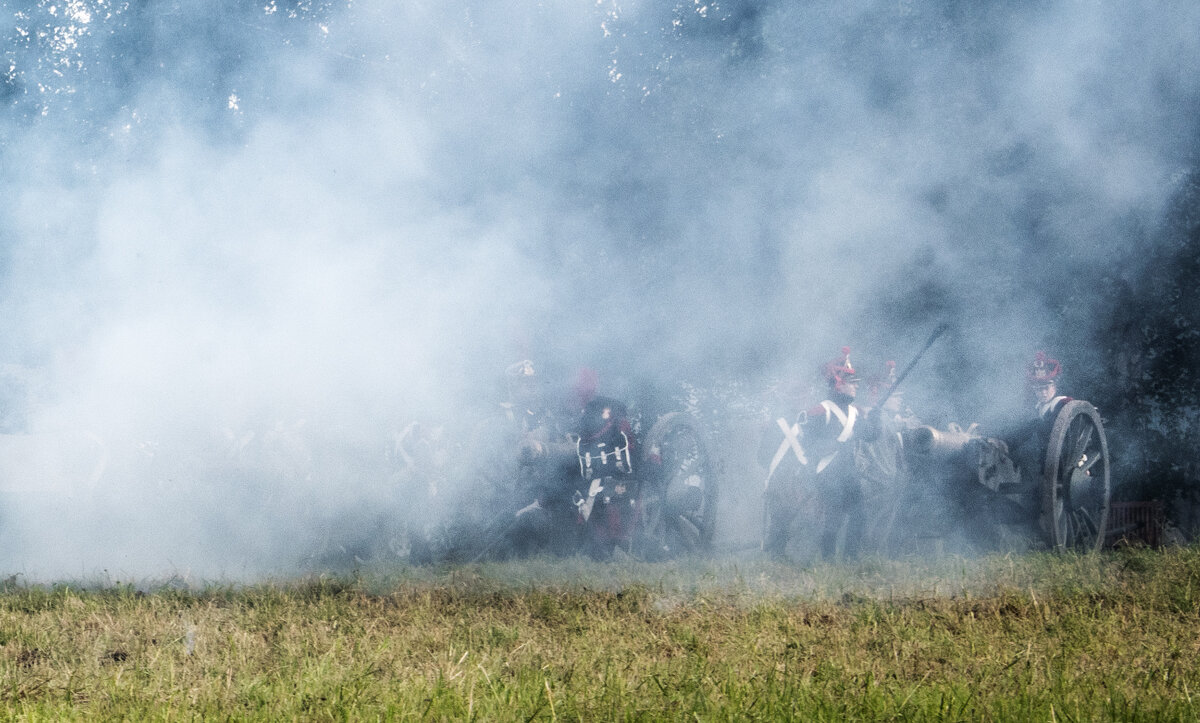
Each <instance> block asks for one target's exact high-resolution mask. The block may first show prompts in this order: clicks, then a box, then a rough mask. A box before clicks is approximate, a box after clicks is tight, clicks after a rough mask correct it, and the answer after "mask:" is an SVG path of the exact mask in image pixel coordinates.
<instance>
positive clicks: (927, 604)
mask: <svg viewBox="0 0 1200 723" xmlns="http://www.w3.org/2000/svg"><path fill="white" fill-rule="evenodd" d="M0 671H2V676H3V680H2V683H0V695H2V696H3V707H2V708H0V711H2V712H3V715H4V717H6V718H22V719H63V718H74V719H81V720H82V719H87V720H95V719H106V718H122V719H139V720H143V719H148V720H193V719H226V718H238V719H244V718H258V719H272V720H275V719H304V720H313V719H315V720H325V719H339V720H363V719H398V720H399V719H403V720H465V719H479V720H659V719H668V720H683V719H699V720H804V721H811V720H846V719H869V720H896V719H899V720H1044V721H1084V720H1088V721H1091V720H1196V719H1198V718H1200V701H1197V700H1196V697H1197V696H1200V548H1197V547H1186V548H1177V549H1173V550H1168V551H1154V550H1145V549H1122V550H1116V551H1113V552H1109V553H1105V554H1103V555H1091V556H1074V555H1067V556H1054V555H1050V554H1032V555H1023V556H993V557H986V558H980V559H963V558H942V559H939V560H935V561H916V560H912V561H882V560H871V561H865V562H862V563H859V564H856V565H844V566H821V567H816V568H800V567H793V566H786V565H779V564H775V563H768V562H764V561H757V560H743V561H729V560H726V561H715V560H713V561H702V560H695V561H687V562H680V563H676V564H660V565H643V564H639V563H633V562H625V563H620V562H618V563H606V564H601V563H593V562H587V561H582V560H574V559H572V560H533V561H529V562H526V563H523V564H488V565H475V566H465V567H457V568H397V569H387V570H385V569H364V570H360V571H358V572H356V573H354V574H352V575H349V576H346V577H312V578H305V579H300V580H290V581H274V582H262V583H256V584H253V585H232V584H196V583H190V584H189V583H187V582H185V581H180V580H172V581H169V582H166V583H163V584H161V585H147V584H145V583H141V584H138V585H131V584H122V583H119V582H109V583H106V584H104V585H96V584H91V585H67V584H59V585H56V586H53V587H42V586H20V585H18V584H15V583H14V582H12V581H10V582H9V584H8V586H7V587H6V588H5V589H4V591H3V593H0Z"/></svg>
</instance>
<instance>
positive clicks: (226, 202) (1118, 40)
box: [0, 0, 1200, 577]
mask: <svg viewBox="0 0 1200 723" xmlns="http://www.w3.org/2000/svg"><path fill="white" fill-rule="evenodd" d="M11 12H12V17H13V18H14V21H15V22H14V26H13V27H14V30H13V31H12V34H11V35H10V37H9V42H8V44H7V50H6V51H5V60H6V65H7V72H6V73H5V75H4V77H3V84H2V86H0V95H2V97H3V98H4V99H5V101H6V106H7V108H8V111H9V112H8V114H7V117H6V118H5V120H4V121H3V123H2V124H0V138H2V139H3V150H2V151H0V157H2V158H3V170H2V172H0V183H2V184H3V188H4V194H3V201H2V202H0V214H3V224H2V226H3V228H4V230H3V231H2V232H0V270H2V271H0V273H2V274H3V280H4V284H3V292H2V294H0V310H2V312H3V313H2V319H3V321H2V322H0V330H2V331H3V338H4V339H5V344H4V345H3V349H4V351H3V356H2V357H0V363H2V364H3V365H4V366H3V369H4V372H5V373H4V375H3V379H4V381H5V386H6V389H5V390H4V399H5V400H6V404H5V406H6V408H5V409H4V417H3V419H4V420H5V424H6V430H5V431H7V432H9V433H10V434H11V436H12V437H13V440H14V441H13V443H14V444H17V445H18V446H21V445H23V446H22V447H21V448H22V449H23V450H25V451H23V452H21V454H23V455H26V456H25V457H21V459H29V460H32V461H31V462H29V463H28V464H24V465H23V466H21V467H20V470H23V471H16V472H13V473H12V475H14V476H13V477H11V481H10V482H8V483H7V484H6V486H5V490H6V491H5V495H4V501H3V511H2V514H3V524H2V526H0V541H2V543H3V544H2V545H0V549H3V550H4V552H3V557H2V558H0V559H3V560H4V563H5V565H6V566H7V567H8V568H10V569H19V570H22V571H24V572H25V573H26V574H27V575H28V576H30V577H52V576H61V575H71V574H82V575H90V574H94V573H96V572H97V571H100V570H109V571H113V572H121V573H122V574H132V575H157V574H166V573H174V572H185V573H189V574H195V575H206V576H216V575H230V576H239V575H256V574H261V573H263V572H269V571H275V570H284V571H287V570H290V569H293V568H294V566H295V565H297V564H299V560H298V558H300V557H303V555H305V554H307V552H306V551H307V550H310V549H321V548H328V547H330V546H334V547H336V546H338V545H342V544H343V543H344V542H345V541H346V540H352V541H353V540H357V539H360V538H363V537H370V536H371V535H374V534H375V532H376V531H377V530H376V527H375V526H377V525H378V526H382V527H387V526H388V525H394V524H399V523H397V522H396V521H397V520H398V521H401V522H404V521H407V520H412V519H419V518H422V517H424V516H425V515H426V514H427V513H428V512H429V510H425V509H413V505H412V501H411V499H410V498H409V496H408V492H406V491H402V490H400V491H398V490H399V487H398V484H399V482H398V475H401V476H402V473H403V467H404V465H403V464H402V461H398V459H397V457H396V451H395V450H396V446H395V441H396V439H397V438H398V435H402V433H403V431H404V430H406V429H408V428H409V425H410V424H411V423H412V422H414V421H416V422H420V423H421V424H422V425H424V427H423V428H424V430H425V434H427V435H437V434H446V435H453V434H458V431H457V430H463V429H469V428H470V427H471V424H470V421H471V420H474V419H476V418H478V417H480V416H481V415H484V414H485V413H486V411H485V410H487V409H488V408H489V405H492V404H494V403H495V402H496V401H497V400H498V398H499V394H500V391H501V390H500V387H499V384H500V378H501V374H502V371H503V369H504V368H505V367H506V366H507V365H508V364H510V363H511V362H513V361H515V360H517V359H521V358H525V357H531V358H534V359H536V360H537V361H538V363H539V365H543V366H544V367H545V368H547V369H550V370H553V371H555V372H556V374H557V376H559V377H563V378H565V377H566V375H567V374H568V372H569V370H570V369H573V368H576V367H579V366H585V365H586V366H593V367H595V368H598V369H599V370H600V372H601V387H602V389H601V391H602V392H608V393H614V392H622V393H624V392H626V391H629V390H636V389H638V388H639V384H642V383H648V384H650V385H652V386H657V387H660V388H662V389H666V390H678V389H679V388H680V387H679V385H680V383H681V382H684V381H695V380H699V381H701V382H711V381H713V380H726V381H728V380H736V381H737V382H738V383H739V384H741V385H743V388H745V389H748V390H752V391H751V393H754V392H753V390H760V389H765V388H767V387H768V386H769V385H770V384H771V383H773V382H774V381H776V380H778V379H779V378H787V379H793V380H799V379H807V378H811V377H813V376H815V375H814V370H815V369H816V367H817V366H818V365H819V364H820V363H822V362H824V361H826V360H827V359H829V358H831V357H833V356H834V355H835V354H836V353H837V350H838V349H839V348H840V347H841V346H842V345H844V344H848V345H850V346H851V347H852V348H853V349H854V353H855V355H856V357H858V359H856V361H858V362H859V365H860V366H863V365H870V366H877V365H881V364H882V362H883V361H884V360H886V359H896V360H898V361H900V363H901V364H903V363H904V362H905V361H907V359H908V358H909V357H910V356H911V355H912V354H913V353H915V352H916V351H917V349H918V348H919V347H920V345H921V343H922V342H923V341H924V339H925V338H926V336H927V335H928V333H929V331H930V329H932V328H933V327H934V325H936V324H937V323H939V322H942V321H948V322H950V323H951V324H952V329H953V330H952V332H951V333H950V334H949V335H947V337H945V338H944V339H943V340H942V341H940V342H939V344H938V345H937V346H935V347H934V348H933V349H931V351H930V356H929V357H928V358H927V359H926V360H923V363H922V365H921V366H920V367H919V368H918V369H917V370H916V371H914V374H913V376H912V377H911V380H910V382H909V387H908V389H909V401H910V402H911V403H912V404H913V405H914V407H916V408H917V411H918V413H919V414H921V415H922V416H925V417H927V418H929V419H930V420H932V421H940V422H945V421H961V422H968V421H973V420H999V419H1007V418H1009V417H1011V416H1013V415H1015V414H1019V413H1020V409H1021V408H1022V406H1023V405H1024V400H1023V399H1022V398H1021V389H1020V383H1021V371H1022V367H1023V363H1024V362H1025V361H1026V360H1027V358H1028V357H1029V356H1030V355H1031V354H1032V352H1033V351H1035V350H1037V349H1039V348H1043V347H1049V348H1051V349H1052V350H1053V351H1054V353H1055V354H1056V355H1058V356H1059V357H1060V358H1062V359H1063V360H1064V363H1065V364H1066V366H1067V368H1068V370H1070V369H1072V367H1075V368H1078V367H1083V366H1085V365H1086V363H1087V361H1086V360H1087V358H1088V356H1089V354H1090V347H1091V345H1092V344H1093V343H1094V338H1093V334H1094V331H1095V329H1096V328H1097V327H1098V326H1102V320H1097V319H1094V318H1093V317H1091V316H1090V315H1089V309H1088V307H1089V298H1088V297H1086V296H1084V297H1082V298H1081V297H1079V296H1070V295H1068V294H1067V293H1066V292H1065V291H1064V287H1065V285H1067V284H1068V283H1069V280H1070V279H1078V278H1090V277H1093V276H1097V277H1098V276H1099V274H1100V271H1099V270H1101V269H1103V270H1107V271H1108V272H1109V273H1112V274H1116V275H1117V276H1119V277H1122V278H1125V279H1126V280H1129V278H1131V277H1132V276H1133V275H1134V274H1136V271H1137V268H1138V264H1139V261H1140V259H1142V258H1144V257H1145V251H1146V249H1145V248H1144V244H1145V243H1146V242H1147V240H1146V238H1147V234H1146V233H1145V232H1144V229H1147V228H1151V229H1152V228H1155V227H1156V226H1157V225H1158V224H1161V223H1162V214H1163V213H1164V209H1165V207H1166V204H1167V203H1168V201H1169V199H1170V198H1171V197H1172V195H1173V194H1174V193H1175V192H1176V191H1177V188H1178V186H1179V184H1180V183H1181V182H1182V180H1181V179H1184V178H1185V177H1186V175H1187V174H1188V173H1190V172H1191V167H1190V165H1189V164H1190V163H1191V161H1189V160H1188V159H1193V160H1194V158H1195V144H1196V141H1197V138H1198V137H1200V136H1198V134H1197V130H1198V129H1197V118H1200V115H1197V114H1196V113H1195V110H1196V108H1197V100H1198V99H1200V84H1198V83H1197V81H1196V78H1198V77H1200V73H1198V72H1197V71H1198V70H1200V68H1198V67H1197V66H1198V65H1200V41H1198V40H1197V38H1196V36H1195V33H1194V32H1193V29H1194V28H1195V27H1197V21H1198V20H1200V17H1198V15H1200V9H1198V8H1197V7H1195V6H1194V4H1192V3H1189V2H1175V3H1168V4H1166V5H1163V4H1158V5H1155V6H1154V7H1153V8H1148V7H1143V6H1140V5H1138V4H1134V5H1096V4H1094V3H1086V2H1070V1H1065V0H1064V1H1062V2H1042V3H1025V4H1022V5H1020V6H1012V5H1011V4H1008V3H987V2H985V3H970V4H963V3H953V2H946V3H933V4H915V3H909V2H903V1H901V2H894V1H893V2H852V3H845V2H840V3H817V4H805V5H804V6H799V5H796V4H794V3H755V2H740V1H730V2H716V3H710V4H701V3H675V4H671V3H666V4H664V3H649V2H617V1H616V0H601V1H600V2H597V3H594V4H590V5H583V6H579V5H571V4H553V3H551V4H542V5H537V6H526V5H521V4H513V3H474V2H468V3H450V4H444V3H422V2H417V3H394V2H386V1H384V0H376V1H371V2H353V3H350V2H347V3H333V2H307V1H305V2H290V3H287V2H282V3H281V2H271V3H267V4H265V5H264V6H262V7H257V8H249V7H247V8H242V7H238V6H236V5H234V4H232V3H225V2H221V3H217V4H215V5H214V4H212V3H207V2H192V1H191V0H178V1H176V2H171V3H167V4H161V3H156V4H136V3H119V2H112V1H111V0H72V1H71V2H67V3H51V2H48V1H46V0H41V1H38V2H26V3H23V4H20V5H19V7H18V8H17V9H14V10H12V11H11ZM1084 286H1085V287H1086V284H1085V285H1084ZM1071 288H1072V289H1074V288H1076V287H1075V286H1072V287H1071ZM1097 291H1098V293H1099V290H1097ZM1098 298H1100V297H1099V296H1098ZM1064 302H1066V304H1067V305H1066V306H1064ZM860 360H861V361H860ZM1067 391H1068V393H1073V394H1075V395H1076V396H1079V397H1086V396H1087V390H1085V389H1068V390H1067ZM668 403H670V400H669V401H668ZM14 454H15V453H14ZM51 459H53V460H57V461H56V463H55V464H54V465H50V464H49V463H48V460H51ZM63 460H67V461H63ZM71 460H74V461H71ZM55 470H57V471H55ZM758 474H759V470H750V471H747V472H743V473H739V474H735V475H733V482H731V484H744V485H746V488H747V489H755V486H754V485H756V484H759V482H758V481H757V475H758ZM442 484H451V482H450V481H447V480H443V482H442ZM443 492H445V491H444V490H443ZM444 497H445V494H443V498H444ZM364 510H366V511H367V512H364ZM381 529H382V528H381ZM389 529H390V528H389ZM381 534H383V533H381Z"/></svg>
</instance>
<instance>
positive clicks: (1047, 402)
mask: <svg viewBox="0 0 1200 723" xmlns="http://www.w3.org/2000/svg"><path fill="white" fill-rule="evenodd" d="M1061 374H1062V364H1061V363H1060V362H1059V361H1058V360H1057V359H1051V358H1050V357H1048V356H1047V355H1046V352H1044V351H1039V352H1038V353H1037V354H1036V355H1035V356H1034V358H1033V361H1032V362H1030V363H1029V367H1028V368H1027V369H1026V370H1025V378H1026V380H1027V381H1028V383H1029V386H1030V387H1031V388H1032V389H1033V396H1034V399H1036V400H1037V403H1036V405H1035V406H1034V413H1035V414H1036V416H1037V418H1038V419H1039V420H1040V421H1041V422H1042V423H1043V424H1045V425H1046V426H1047V427H1049V426H1050V425H1051V424H1054V417H1055V416H1056V415H1057V414H1058V410H1060V409H1062V407H1063V405H1064V404H1066V403H1067V402H1069V401H1071V398H1070V397H1067V396H1063V395H1061V394H1059V393H1058V378H1059V375H1061Z"/></svg>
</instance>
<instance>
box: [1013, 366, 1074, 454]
mask: <svg viewBox="0 0 1200 723" xmlns="http://www.w3.org/2000/svg"><path fill="white" fill-rule="evenodd" d="M1061 379H1062V364H1061V363H1060V362H1059V361H1058V360H1057V359H1052V358H1050V356H1049V355H1047V354H1046V352H1044V351H1039V352H1038V353H1037V354H1036V355H1035V356H1034V358H1033V361H1031V362H1030V363H1029V365H1028V366H1027V367H1026V368H1025V384H1026V387H1027V389H1028V390H1029V392H1030V394H1031V395H1032V396H1033V399H1034V404H1033V414H1032V417H1031V418H1030V419H1029V420H1028V421H1026V422H1025V423H1023V424H1021V425H1019V426H1018V427H1017V429H1016V431H1015V432H1013V433H1012V434H1009V435H1007V436H1006V437H1005V439H1004V441H1005V443H1006V444H1007V446H1008V448H1009V449H1010V450H1011V451H1013V452H1016V453H1017V454H1018V456H1019V457H1020V458H1021V461H1022V466H1024V467H1025V468H1026V469H1041V461H1042V460H1041V455H1042V453H1043V452H1044V450H1045V449H1046V446H1047V443H1048V442H1049V439H1050V429H1051V428H1052V427H1053V426H1054V418H1055V417H1056V416H1058V411H1059V410H1060V409H1062V408H1063V405H1065V404H1066V403H1067V402H1069V401H1071V397H1068V396H1063V395H1061V394H1059V393H1058V383H1059V381H1060V380H1061Z"/></svg>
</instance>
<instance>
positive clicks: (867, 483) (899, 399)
mask: <svg viewBox="0 0 1200 723" xmlns="http://www.w3.org/2000/svg"><path fill="white" fill-rule="evenodd" d="M895 383H896V362H894V361H888V362H887V363H886V364H885V367H884V372H883V374H881V375H877V376H875V377H873V378H871V379H870V380H869V381H868V383H867V397H868V399H869V400H870V404H871V409H870V412H871V417H872V419H873V420H874V419H875V418H876V415H878V425H879V426H878V433H877V435H876V436H875V438H874V439H871V440H869V441H868V440H863V439H860V440H859V441H858V442H857V444H856V445H855V449H854V453H855V464H856V465H857V469H858V474H859V478H860V480H861V481H862V484H863V487H864V492H865V494H866V497H867V502H868V505H867V506H868V508H869V509H871V510H873V511H874V514H873V517H872V519H873V524H872V530H871V533H872V537H873V540H874V541H875V543H876V544H877V546H878V548H879V550H880V552H882V553H884V554H891V553H892V552H894V551H895V548H896V544H895V543H894V540H893V539H892V538H893V534H894V533H895V531H896V529H897V517H898V516H899V512H900V510H901V508H907V507H908V504H907V502H908V500H907V499H906V495H907V493H908V492H909V489H908V479H909V469H908V460H907V456H906V451H907V446H908V442H907V440H906V438H907V436H908V434H909V433H910V432H911V431H912V430H914V429H916V428H917V427H919V426H921V421H920V420H919V419H917V416H916V415H915V414H914V413H913V411H912V409H911V408H909V407H908V405H907V404H905V402H904V396H903V392H902V391H901V390H900V389H898V388H895ZM889 392H890V394H889ZM885 394H888V396H887V398H886V399H882V398H881V397H883V395H885ZM876 410H878V411H877V412H876ZM903 525H904V520H900V526H901V527H903Z"/></svg>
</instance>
